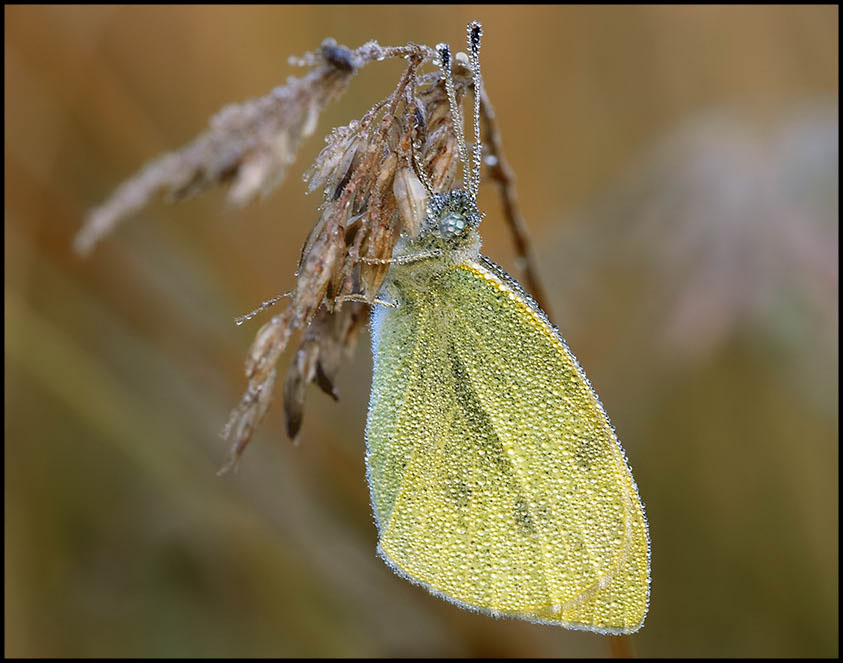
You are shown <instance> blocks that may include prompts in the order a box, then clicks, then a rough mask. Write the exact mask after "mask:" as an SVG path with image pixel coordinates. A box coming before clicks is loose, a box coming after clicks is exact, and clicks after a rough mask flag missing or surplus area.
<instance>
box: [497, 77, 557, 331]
mask: <svg viewBox="0 0 843 663" xmlns="http://www.w3.org/2000/svg"><path fill="white" fill-rule="evenodd" d="M480 117H481V118H482V119H483V126H484V129H485V134H486V140H487V141H488V145H489V154H490V156H492V157H493V159H492V160H491V162H490V163H489V164H488V165H489V171H490V173H491V175H492V178H493V179H494V180H495V181H496V182H497V183H498V187H499V189H500V195H501V199H502V200H503V210H504V216H505V218H506V221H507V225H508V226H509V229H510V231H511V233H512V242H513V244H515V250H516V254H517V266H518V268H519V269H520V270H521V271H522V272H523V279H521V280H523V281H524V283H525V284H526V288H527V291H528V292H530V293H532V296H533V299H535V300H536V302H537V303H538V305H539V306H540V307H541V308H542V310H544V312H545V313H546V314H547V315H548V316H549V317H552V316H551V314H550V311H549V310H548V300H547V296H546V294H545V291H544V288H543V287H542V285H541V282H540V280H539V277H538V273H537V270H536V264H535V258H534V256H533V249H532V245H531V243H530V236H529V233H528V232H527V224H526V223H525V222H524V217H523V216H522V215H521V210H520V209H519V207H518V194H516V193H515V173H514V172H513V170H512V168H511V167H510V165H509V162H508V161H507V160H506V157H505V156H504V154H503V141H502V140H501V134H500V131H499V130H498V125H497V121H496V120H495V109H494V108H493V107H492V103H491V101H489V97H488V95H487V94H486V90H485V89H483V88H481V92H480Z"/></svg>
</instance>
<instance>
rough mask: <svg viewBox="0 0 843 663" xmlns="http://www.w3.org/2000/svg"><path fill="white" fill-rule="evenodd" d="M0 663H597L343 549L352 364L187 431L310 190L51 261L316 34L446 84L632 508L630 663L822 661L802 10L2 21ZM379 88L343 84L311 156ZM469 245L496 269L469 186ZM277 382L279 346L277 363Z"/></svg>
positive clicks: (833, 181)
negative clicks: (589, 398)
mask: <svg viewBox="0 0 843 663" xmlns="http://www.w3.org/2000/svg"><path fill="white" fill-rule="evenodd" d="M4 11H5V19H6V21H5V37H6V40H5V71H4V73H5V92H6V108H5V110H6V112H5V138H6V150H5V188H6V197H5V218H6V223H5V252H4V257H5V403H4V404H5V412H6V416H5V437H6V447H5V461H6V463H5V581H6V582H5V615H6V617H5V627H6V650H5V651H6V654H7V655H9V656H45V657H48V656H80V657H87V656H170V655H176V656H179V655H180V656H200V655H205V656H402V655H430V656H484V655H486V656H553V657H556V656H605V655H608V654H609V653H610V645H609V642H608V641H607V638H606V637H601V636H596V635H593V634H588V633H578V632H569V631H565V630H563V629H557V628H552V627H540V626H536V625H532V624H528V623H521V622H517V621H508V620H503V621H496V620H492V619H489V618H488V617H484V616H482V615H476V614H472V613H469V612H465V611H462V610H460V609H458V608H456V607H454V606H452V605H449V604H447V603H445V602H443V601H440V600H438V599H435V598H433V597H431V596H429V595H428V594H427V593H425V592H424V591H423V590H421V589H419V588H417V587H414V586H411V585H410V584H409V583H407V582H405V581H404V580H402V579H400V578H398V577H397V576H395V575H394V574H393V573H392V572H391V571H390V570H389V569H388V568H387V567H386V566H385V565H384V564H383V563H382V562H381V561H380V560H379V559H378V558H377V556H376V554H375V527H374V524H373V522H372V519H371V514H370V508H369V503H368V489H367V486H366V483H365V468H364V462H363V451H364V442H363V426H364V421H365V416H366V405H367V401H368V389H369V380H370V371H371V358H370V357H369V353H368V349H367V348H366V347H365V346H366V344H365V343H361V344H360V347H358V351H357V353H356V355H355V357H354V358H353V359H352V360H351V361H350V362H349V364H348V365H347V366H346V368H345V369H344V371H343V372H342V373H341V376H340V381H339V384H338V388H339V390H340V393H341V400H340V402H339V403H333V402H331V401H330V400H329V399H328V398H325V397H324V396H323V395H322V394H319V393H317V390H315V389H313V394H312V398H311V399H310V402H309V403H308V408H307V410H306V413H305V422H304V428H303V430H302V434H301V439H300V443H299V444H298V445H296V446H293V445H292V444H290V443H289V442H288V441H287V440H286V439H285V438H284V435H283V422H282V420H281V412H280V409H281V408H280V406H279V404H278V402H276V405H275V406H274V407H273V409H272V410H271V411H270V415H269V416H268V417H267V419H266V421H265V422H264V424H263V426H262V428H261V429H260V431H259V433H258V435H257V437H256V439H255V441H254V442H253V443H252V446H251V447H250V448H249V449H248V451H247V453H246V455H245V457H244V459H243V462H242V464H241V468H240V471H239V473H238V474H235V475H233V476H227V477H224V478H217V477H216V476H215V471H216V469H217V468H218V467H219V466H220V464H221V463H222V461H223V459H224V458H225V454H226V445H225V443H224V442H223V441H222V440H220V439H219V438H218V437H217V433H218V431H219V429H220V428H221V427H222V425H223V423H224V422H225V419H226V415H227V413H228V410H229V408H230V407H231V406H232V405H233V404H234V403H235V402H236V400H237V398H238V397H239V394H240V392H241V389H242V388H243V386H244V384H245V382H244V378H243V375H242V360H243V358H244V355H245V352H246V350H247V348H248V346H249V343H250V342H251V339H252V335H253V333H254V331H256V330H257V325H256V324H253V325H252V326H251V327H250V326H245V327H243V328H238V327H236V326H235V325H234V324H233V323H232V318H233V317H234V316H235V315H238V314H241V313H243V312H245V311H247V310H249V309H250V308H252V307H253V306H254V305H256V304H257V303H259V302H260V301H261V300H263V299H265V298H267V297H269V296H271V295H274V294H276V293H278V292H283V291H284V290H286V289H288V288H289V287H290V286H291V284H292V282H293V280H292V273H293V271H294V269H295V264H296V260H297V258H298V252H299V249H300V245H301V243H302V241H303V240H304V238H305V237H306V234H307V231H308V229H309V227H310V224H311V223H312V221H313V219H314V218H315V212H314V209H315V207H316V205H318V203H319V201H318V199H316V198H314V197H313V196H310V197H306V196H305V195H304V186H303V184H302V183H301V180H300V176H301V173H302V172H303V171H304V170H305V169H306V167H307V165H308V164H309V163H310V162H311V161H312V159H313V157H314V156H315V155H316V154H317V152H318V150H319V149H320V148H321V141H320V140H319V139H318V138H315V137H314V139H312V140H311V141H310V142H309V143H307V144H305V145H304V147H303V148H302V150H301V152H300V155H299V160H298V162H297V164H296V166H295V167H294V168H293V169H292V170H291V172H290V173H289V175H288V179H287V181H286V182H285V183H284V185H283V186H282V187H281V189H279V190H278V191H277V192H275V193H274V194H273V195H272V196H271V197H269V198H268V199H266V200H265V201H262V202H259V203H257V204H255V205H253V206H251V207H249V208H247V209H245V210H242V211H239V212H237V211H233V210H229V209H227V208H226V207H225V205H224V204H223V202H224V201H223V195H222V193H220V192H214V193H212V194H210V195H207V196H205V197H203V198H199V199H196V200H191V201H187V202H185V203H182V204H180V205H178V206H175V207H165V206H163V205H155V206H152V207H150V208H148V209H147V210H145V211H144V212H143V213H142V214H139V215H137V216H136V217H135V218H134V219H132V220H131V221H129V222H127V223H126V224H124V225H122V226H120V227H119V228H118V230H117V231H116V232H115V233H114V234H113V235H111V236H110V237H108V238H106V240H105V241H104V243H103V244H102V245H101V246H99V247H98V248H97V250H96V251H95V252H94V254H93V256H92V257H90V258H88V259H86V260H81V259H79V258H77V257H76V256H74V255H73V254H72V252H71V241H72V238H73V235H74V234H75V232H76V231H77V230H78V229H79V228H80V226H81V224H82V220H83V216H84V213H85V211H86V209H88V208H90V207H92V206H93V205H95V204H97V203H98V202H100V201H101V200H102V199H103V198H104V197H105V196H106V195H107V194H108V193H109V192H110V191H111V190H112V189H113V188H114V187H115V186H117V185H118V184H119V183H120V181H122V179H123V178H125V177H127V176H128V175H130V174H131V173H132V172H134V171H135V170H136V169H137V168H139V167H140V166H141V165H142V164H143V163H144V162H145V161H146V160H147V159H149V158H152V157H154V156H155V155H157V154H158V153H159V152H161V151H165V150H171V149H174V148H176V147H179V146H181V145H182V144H184V143H186V142H187V141H188V140H190V139H191V138H192V137H193V136H194V135H196V134H197V133H199V132H200V131H201V130H202V129H203V128H204V127H205V126H206V122H207V119H208V118H209V117H210V116H211V115H212V114H213V113H214V112H215V111H216V110H217V109H218V108H219V107H221V106H223V105H224V104H226V103H230V102H233V101H239V100H243V99H246V98H251V97H255V96H259V95H262V94H265V93H266V92H267V91H268V90H270V89H271V88H272V87H274V86H275V85H278V84H283V82H284V80H285V78H286V77H287V76H288V75H289V74H297V73H299V72H298V71H297V70H295V69H293V68H292V67H290V66H288V65H287V63H286V59H287V56H289V55H298V54H301V53H303V52H305V51H307V50H311V49H314V48H316V47H317V46H318V45H319V43H320V42H321V40H322V39H323V38H324V37H326V36H333V37H335V38H336V39H337V40H338V41H339V42H340V43H345V44H347V45H349V46H357V45H360V44H362V43H363V42H365V41H367V40H369V39H377V40H378V41H379V42H380V43H382V44H390V45H399V44H404V43H406V42H408V41H415V42H421V43H427V44H431V45H432V44H435V43H436V42H439V41H450V42H451V43H452V44H454V45H456V44H461V43H462V39H463V36H464V26H465V24H466V22H468V21H469V20H471V19H473V18H477V19H479V20H480V21H481V22H482V23H483V26H484V30H485V40H484V46H483V52H482V54H481V60H482V63H483V71H484V78H485V83H486V87H487V89H488V91H489V94H490V96H491V99H492V100H493V102H494V103H495V106H496V110H497V113H498V121H499V124H500V126H501V130H502V133H503V139H504V146H505V149H506V153H507V156H508V157H509V159H510V161H511V162H512V165H513V167H514V169H515V171H516V173H517V174H518V177H519V181H518V189H519V196H520V200H521V204H522V207H523V212H524V214H525V217H526V219H527V221H528V224H529V226H530V229H531V232H532V233H533V239H534V242H535V244H536V246H537V253H538V262H539V272H540V273H541V274H542V276H543V277H544V281H545V287H546V289H547V290H548V292H549V293H550V297H551V301H550V305H549V309H550V313H551V317H552V319H554V321H555V322H556V323H557V324H559V326H560V328H561V330H562V331H563V333H564V334H565V336H566V338H567V339H568V342H569V344H570V345H571V347H572V349H573V350H574V352H575V353H576V354H577V356H578V357H579V359H580V362H581V363H582V364H583V366H584V367H585V368H586V370H587V371H588V373H589V376H590V377H591V380H592V382H593V384H594V385H595V387H596V389H597V391H598V393H599V394H600V395H601V398H602V400H603V403H604V405H605V406H606V409H607V411H608V412H609V414H610V416H611V417H612V420H613V423H614V425H615V427H616V429H617V430H618V432H619V435H620V437H621V439H622V441H623V444H624V446H625V448H626V450H627V453H628V455H629V458H630V462H631V464H632V467H633V469H634V471H635V477H636V479H637V481H638V484H639V487H640V490H641V495H642V497H643V499H644V502H645V504H646V507H647V513H648V516H649V519H650V528H651V535H652V545H653V591H652V600H651V607H650V614H649V616H648V618H647V622H646V624H645V626H644V628H643V630H642V631H641V632H640V633H639V634H637V635H635V636H634V637H633V638H631V642H630V644H631V647H632V649H633V651H634V652H635V653H637V654H639V655H646V656H836V655H837V654H838V599H839V594H838V446H837V435H838V406H837V400H838V378H839V372H838V346H837V332H838V269H837V268H838V252H837V243H838V189H837V175H838V172H837V171H838V148H837V145H838V124H837V122H838V121H837V95H838V86H837V80H838V73H839V72H838V27H837V26H838V9H837V7H831V6H829V7H785V6H776V7H734V8H732V7H681V8H680V7H572V8H568V7H517V8H516V7H504V6H500V7H476V8H468V7H422V6H413V7H373V6H370V7H276V8H272V7H248V8H233V7H212V8H211V7H205V8H200V7H197V8H192V7H176V8H167V7H120V8H117V7H24V6H16V7H6V8H5V10H4ZM400 71H401V67H400V63H394V62H385V63H383V65H382V66H380V65H379V66H376V65H372V66H370V67H367V68H366V69H365V70H363V71H362V72H361V73H360V74H359V75H358V76H357V78H356V79H355V80H354V81H353V82H352V85H351V88H350V90H349V92H348V93H347V94H346V96H344V97H343V98H342V99H341V100H340V101H339V102H337V103H336V104H334V105H333V106H332V107H330V108H329V109H328V110H327V111H326V113H325V114H324V115H323V117H322V118H321V120H320V126H319V129H317V135H324V134H325V133H327V132H328V130H329V129H330V127H331V126H334V125H337V124H344V123H346V122H347V121H349V120H350V119H353V118H355V117H359V116H360V115H361V114H362V113H363V112H364V111H365V110H366V109H368V107H369V106H370V105H371V104H372V103H373V102H374V101H376V100H378V99H380V98H382V97H384V96H386V95H387V94H388V93H389V92H390V91H391V89H392V85H393V82H394V80H395V79H396V78H397V76H398V75H399V73H400ZM481 206H483V207H484V208H485V209H486V211H487V212H488V213H489V217H488V218H487V220H486V221H485V222H484V227H483V233H484V238H485V244H484V252H485V253H486V254H487V255H489V256H491V257H492V258H493V259H495V260H496V261H498V262H501V263H502V264H503V265H505V266H507V267H508V268H509V269H510V270H511V271H513V272H514V273H517V272H515V265H514V264H512V263H513V260H512V259H513V255H514V253H513V250H512V248H511V245H510V242H509V238H508V236H507V233H506V229H505V226H504V224H503V221H502V217H501V213H500V205H499V202H498V199H497V197H496V192H495V190H494V188H493V187H491V186H489V185H484V186H483V187H482V188H481ZM289 359H290V352H289V351H288V352H287V353H286V354H285V355H284V356H283V357H282V365H283V364H284V363H286V362H288V361H289Z"/></svg>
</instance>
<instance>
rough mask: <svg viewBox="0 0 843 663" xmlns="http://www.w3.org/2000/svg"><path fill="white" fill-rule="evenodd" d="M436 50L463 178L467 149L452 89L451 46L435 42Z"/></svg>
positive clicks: (465, 169)
mask: <svg viewBox="0 0 843 663" xmlns="http://www.w3.org/2000/svg"><path fill="white" fill-rule="evenodd" d="M436 50H437V52H438V53H439V62H438V64H439V67H440V68H441V69H442V73H443V74H444V76H445V91H446V92H447V93H448V105H449V106H450V107H451V122H452V123H453V125H454V133H455V134H456V135H457V146H458V147H459V153H460V161H462V165H463V179H465V178H466V177H467V176H468V172H469V167H470V166H469V163H468V149H467V148H466V146H465V136H463V133H462V132H463V124H462V109H461V108H460V107H459V105H458V104H457V93H456V91H455V89H454V79H453V77H452V76H451V47H450V46H448V44H437V45H436Z"/></svg>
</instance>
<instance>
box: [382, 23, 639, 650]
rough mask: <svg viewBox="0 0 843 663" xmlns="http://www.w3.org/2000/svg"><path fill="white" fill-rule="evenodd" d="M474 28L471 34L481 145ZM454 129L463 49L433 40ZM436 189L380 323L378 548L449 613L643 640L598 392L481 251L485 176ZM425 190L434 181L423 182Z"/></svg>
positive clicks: (627, 528) (629, 519) (634, 495)
mask: <svg viewBox="0 0 843 663" xmlns="http://www.w3.org/2000/svg"><path fill="white" fill-rule="evenodd" d="M481 34H482V32H481V29H480V25H479V23H476V22H475V23H471V24H469V26H468V45H469V51H470V58H471V66H472V70H473V77H474V89H475V105H474V109H475V110H474V122H475V137H478V136H479V92H478V91H479V90H480V84H481V80H480V70H479V63H478V59H477V54H478V51H479V43H480V35H481ZM437 49H438V51H439V56H440V58H439V60H440V61H439V66H440V67H441V68H442V70H443V73H444V76H445V81H446V87H447V90H448V96H449V100H450V105H451V114H452V121H453V123H454V126H455V129H456V128H457V127H459V126H460V125H461V121H460V115H459V110H458V109H457V107H456V102H455V94H454V86H453V81H452V78H451V57H450V50H449V48H448V47H447V46H446V45H443V44H440V45H439V46H437ZM456 133H457V136H458V142H459V146H460V154H461V160H462V161H463V164H464V165H465V170H466V178H465V179H466V180H468V183H467V188H466V189H464V190H463V189H459V190H455V191H451V192H448V193H438V194H437V193H433V192H432V191H430V197H429V203H428V209H427V218H426V219H425V221H424V223H423V227H422V230H421V232H420V234H419V235H418V237H416V238H412V237H404V238H402V240H401V242H400V243H399V245H398V247H397V248H396V254H395V256H394V258H393V261H392V264H391V265H390V268H389V273H388V275H387V280H386V281H385V285H384V288H383V290H382V292H381V295H380V296H381V298H383V299H386V300H389V301H390V302H391V303H392V304H393V306H392V307H377V308H376V309H375V312H374V314H373V317H372V348H373V354H374V376H373V380H372V393H371V400H370V405H369V417H368V423H367V427H366V441H367V456H366V463H367V475H368V480H369V486H370V490H371V498H372V506H373V510H374V513H375V520H376V523H377V527H378V532H379V545H378V550H379V552H380V554H381V556H382V557H383V558H384V560H385V561H386V562H387V564H389V566H390V567H392V568H393V569H394V570H395V571H396V572H398V573H399V574H400V575H402V576H403V577H405V578H407V579H408V580H410V581H412V582H415V583H418V584H420V585H422V586H424V587H426V588H427V589H428V590H430V591H431V592H433V593H434V594H436V595H437V596H441V597H443V598H445V599H447V600H449V601H452V602H453V603H455V604H457V605H459V606H461V607H463V608H468V609H471V610H476V611H480V612H483V613H486V614H490V615H493V616H509V617H519V618H522V619H527V620H530V621H534V622H538V623H544V624H557V625H561V626H565V627H568V628H574V629H586V630H590V631H596V632H598V633H611V634H621V633H632V632H634V631H636V630H637V629H639V628H640V627H641V625H642V623H643V621H644V616H645V614H646V612H647V606H648V601H649V584H650V544H649V537H648V530H647V521H646V518H645V516H644V508H643V505H642V503H641V500H640V498H639V496H638V490H637V488H636V485H635V481H634V480H633V478H632V473H631V471H630V469H629V465H628V464H627V461H626V457H625V455H624V451H623V449H622V448H621V445H620V443H619V442H618V439H617V437H616V436H615V433H614V430H613V428H612V426H611V424H610V423H609V420H608V417H607V416H606V413H605V412H604V410H603V407H602V405H601V404H600V401H599V400H598V398H597V395H596V394H595V393H594V390H593V389H592V387H591V384H590V383H589V381H588V378H586V376H585V373H584V372H583V370H582V368H580V365H579V363H578V362H577V360H576V358H575V357H574V355H573V354H572V353H571V351H570V350H569V349H568V346H567V344H566V343H565V341H564V339H563V338H562V336H561V335H560V334H559V332H558V331H557V330H556V328H555V327H554V326H553V325H551V323H550V322H549V321H548V319H547V317H546V316H545V314H544V313H543V312H542V311H541V309H540V308H539V307H538V305H537V304H536V303H535V302H534V301H533V299H532V298H531V297H530V296H529V295H528V294H527V293H526V292H524V290H523V289H522V288H521V287H520V286H519V285H518V283H517V282H516V281H515V280H514V279H513V278H512V277H510V276H509V275H507V274H506V273H505V272H504V271H503V270H502V269H501V268H500V267H498V266H497V265H495V264H494V263H493V262H492V261H490V260H488V259H487V258H484V257H482V256H481V255H480V252H479V249H480V236H479V234H478V233H477V230H476V229H477V226H478V224H479V223H480V220H481V218H482V216H481V214H480V213H479V211H478V208H477V204H476V197H477V189H478V185H479V172H480V158H481V154H480V149H481V145H480V141H479V139H478V140H475V144H474V151H473V155H472V156H473V159H472V164H471V165H472V166H473V168H472V169H471V170H472V172H471V173H470V175H469V173H468V170H469V164H468V150H467V148H466V146H465V140H464V138H463V137H462V132H461V130H459V129H456ZM420 176H421V177H422V179H423V180H424V181H425V183H426V186H427V188H428V190H430V186H429V183H428V182H427V180H426V177H425V175H424V174H423V173H420Z"/></svg>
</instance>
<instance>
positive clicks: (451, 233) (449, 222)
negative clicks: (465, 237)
mask: <svg viewBox="0 0 843 663" xmlns="http://www.w3.org/2000/svg"><path fill="white" fill-rule="evenodd" d="M466 225H468V224H467V222H466V220H465V217H464V216H463V215H462V214H460V213H459V212H448V213H447V214H446V215H445V216H443V217H442V219H441V221H440V222H439V229H440V231H441V232H442V234H443V235H444V236H445V237H458V236H459V235H462V234H463V232H465V228H466Z"/></svg>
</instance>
